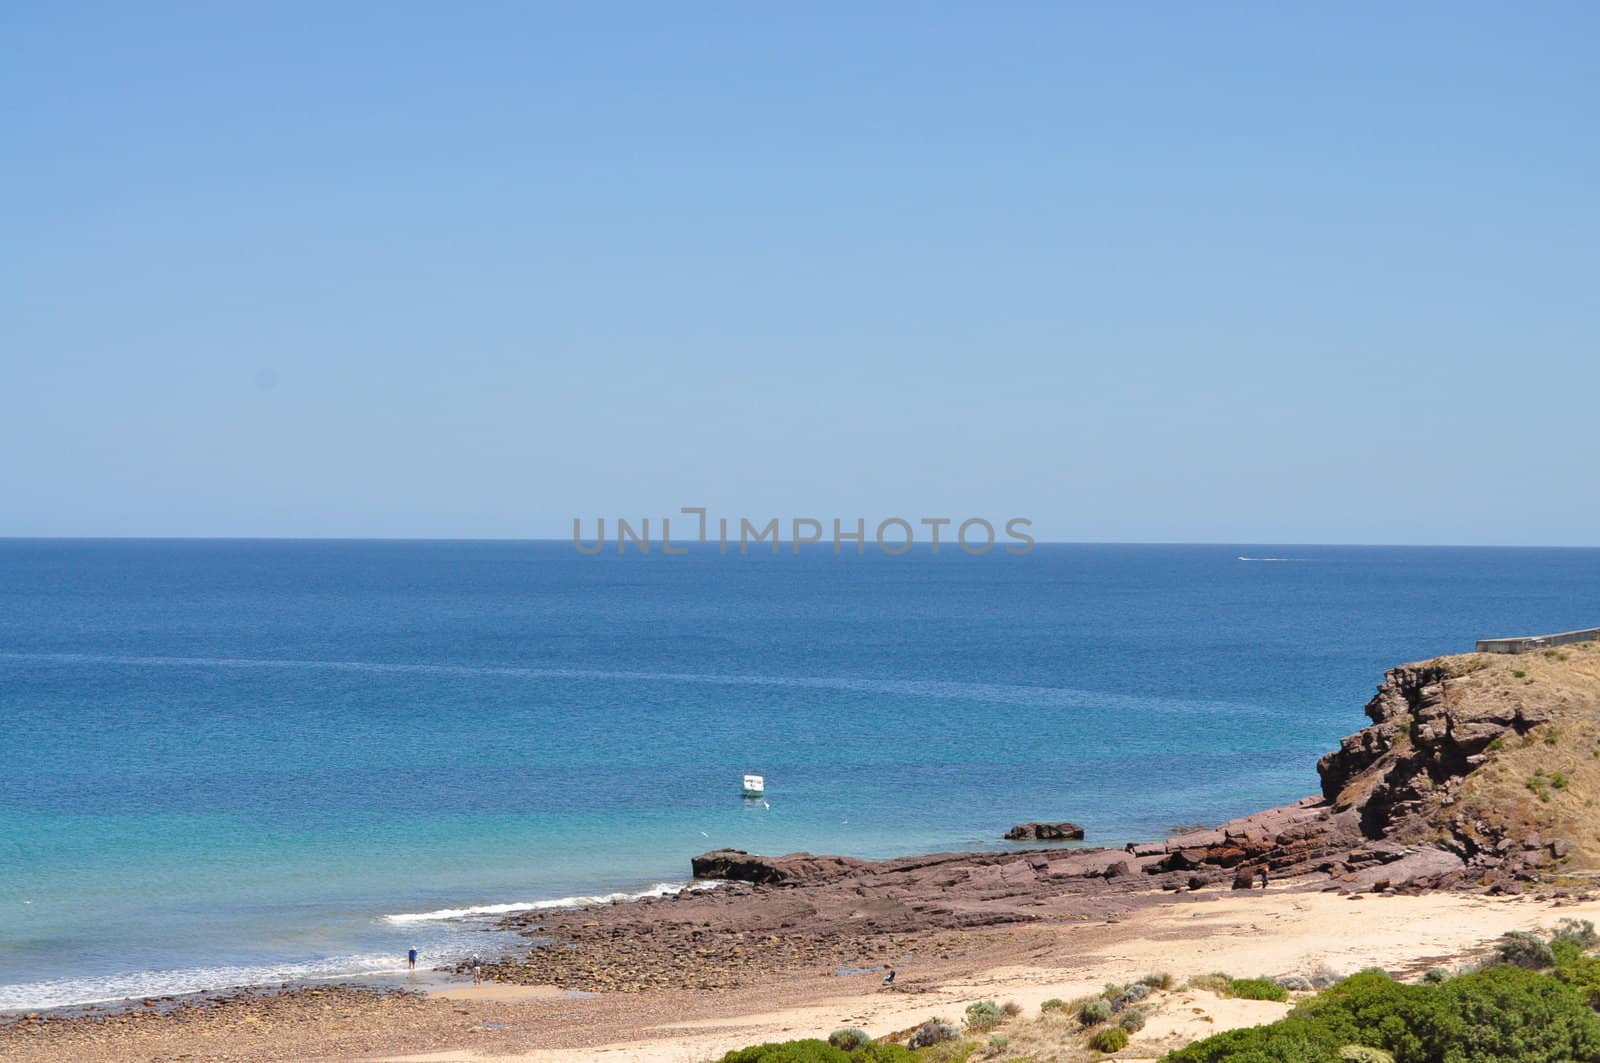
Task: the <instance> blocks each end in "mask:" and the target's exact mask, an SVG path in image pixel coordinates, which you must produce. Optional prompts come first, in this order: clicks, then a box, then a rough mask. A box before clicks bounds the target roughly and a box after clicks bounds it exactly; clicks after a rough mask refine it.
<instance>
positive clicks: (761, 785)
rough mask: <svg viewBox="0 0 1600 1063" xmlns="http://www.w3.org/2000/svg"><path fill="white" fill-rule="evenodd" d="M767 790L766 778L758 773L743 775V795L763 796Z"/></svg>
mask: <svg viewBox="0 0 1600 1063" xmlns="http://www.w3.org/2000/svg"><path fill="white" fill-rule="evenodd" d="M766 792H767V780H765V779H763V778H762V777H761V776H759V775H746V776H745V777H744V795H745V796H746V797H763V796H765V795H766Z"/></svg>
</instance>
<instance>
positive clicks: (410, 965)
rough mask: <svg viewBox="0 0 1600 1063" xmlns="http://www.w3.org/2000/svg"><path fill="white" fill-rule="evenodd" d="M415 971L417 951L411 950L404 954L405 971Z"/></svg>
mask: <svg viewBox="0 0 1600 1063" xmlns="http://www.w3.org/2000/svg"><path fill="white" fill-rule="evenodd" d="M416 969H417V950H416V949H412V950H411V951H409V952H407V953H406V970H408V971H414V970H416Z"/></svg>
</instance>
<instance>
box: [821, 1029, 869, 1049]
mask: <svg viewBox="0 0 1600 1063" xmlns="http://www.w3.org/2000/svg"><path fill="white" fill-rule="evenodd" d="M828 1043H829V1044H830V1045H832V1046H833V1047H835V1048H839V1049H843V1050H844V1051H846V1052H854V1051H855V1050H856V1049H858V1048H865V1047H867V1046H868V1045H870V1044H871V1043H872V1038H871V1037H870V1036H868V1035H867V1031H865V1030H861V1029H857V1028H856V1027H854V1026H850V1027H847V1028H845V1029H843V1030H835V1031H833V1032H832V1033H830V1034H829V1035H828Z"/></svg>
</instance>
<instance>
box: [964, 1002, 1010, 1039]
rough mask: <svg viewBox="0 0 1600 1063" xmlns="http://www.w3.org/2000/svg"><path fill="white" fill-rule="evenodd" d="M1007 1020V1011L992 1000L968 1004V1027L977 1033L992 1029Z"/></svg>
mask: <svg viewBox="0 0 1600 1063" xmlns="http://www.w3.org/2000/svg"><path fill="white" fill-rule="evenodd" d="M1005 1020H1006V1013H1005V1012H1003V1011H1001V1010H1000V1005H999V1004H996V1003H995V1002H994V1001H992V1000H980V1001H978V1002H977V1003H976V1004H968V1005H967V1029H969V1030H972V1031H974V1032H976V1033H983V1032H984V1031H985V1030H992V1029H994V1028H995V1027H996V1026H999V1025H1000V1024H1001V1023H1002V1022H1004V1021H1005Z"/></svg>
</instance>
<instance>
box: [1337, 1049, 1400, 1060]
mask: <svg viewBox="0 0 1600 1063" xmlns="http://www.w3.org/2000/svg"><path fill="white" fill-rule="evenodd" d="M1339 1058H1340V1059H1342V1060H1344V1063H1394V1057H1393V1056H1391V1055H1390V1054H1389V1053H1387V1052H1385V1051H1384V1050H1383V1049H1381V1048H1372V1047H1371V1046H1369V1045H1345V1046H1344V1047H1343V1048H1341V1049H1339Z"/></svg>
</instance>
